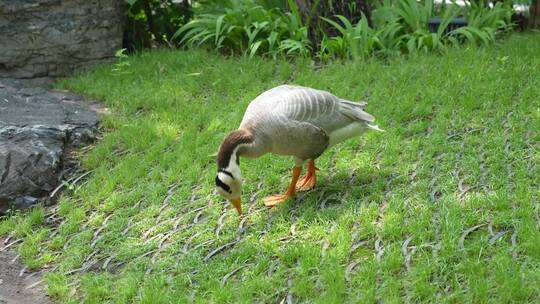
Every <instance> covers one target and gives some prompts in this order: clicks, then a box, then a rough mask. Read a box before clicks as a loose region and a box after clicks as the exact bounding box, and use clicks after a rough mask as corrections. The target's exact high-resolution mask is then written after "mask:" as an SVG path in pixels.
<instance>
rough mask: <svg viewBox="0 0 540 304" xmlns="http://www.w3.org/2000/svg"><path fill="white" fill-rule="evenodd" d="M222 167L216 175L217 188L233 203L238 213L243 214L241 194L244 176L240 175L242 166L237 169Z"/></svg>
mask: <svg viewBox="0 0 540 304" xmlns="http://www.w3.org/2000/svg"><path fill="white" fill-rule="evenodd" d="M235 171H236V172H237V173H236V174H235V173H233V170H227V169H220V170H218V173H217V175H216V190H217V192H218V193H219V194H220V195H221V196H223V197H224V198H226V199H227V200H228V201H229V202H230V203H231V204H233V206H234V208H236V211H238V214H242V207H241V204H240V203H241V199H240V197H241V195H242V177H241V176H240V167H238V170H235Z"/></svg>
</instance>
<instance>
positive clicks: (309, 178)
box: [296, 160, 319, 191]
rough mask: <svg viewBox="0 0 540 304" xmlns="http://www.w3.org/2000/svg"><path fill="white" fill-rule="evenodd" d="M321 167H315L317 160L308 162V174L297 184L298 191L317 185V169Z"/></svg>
mask: <svg viewBox="0 0 540 304" xmlns="http://www.w3.org/2000/svg"><path fill="white" fill-rule="evenodd" d="M317 170H319V168H317V167H315V161H313V160H310V161H309V163H308V169H307V172H306V175H304V176H303V177H302V179H300V180H299V181H298V183H297V184H296V190H298V191H308V190H311V189H313V188H314V187H315V184H316V183H317V174H316V171H317Z"/></svg>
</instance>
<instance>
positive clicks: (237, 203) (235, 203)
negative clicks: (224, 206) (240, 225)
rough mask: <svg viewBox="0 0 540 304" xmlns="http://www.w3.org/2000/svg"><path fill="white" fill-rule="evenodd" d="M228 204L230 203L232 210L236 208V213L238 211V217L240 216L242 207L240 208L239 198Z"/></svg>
mask: <svg viewBox="0 0 540 304" xmlns="http://www.w3.org/2000/svg"><path fill="white" fill-rule="evenodd" d="M229 202H231V204H233V206H234V208H236V211H238V215H240V214H242V206H240V198H235V199H232V200H229Z"/></svg>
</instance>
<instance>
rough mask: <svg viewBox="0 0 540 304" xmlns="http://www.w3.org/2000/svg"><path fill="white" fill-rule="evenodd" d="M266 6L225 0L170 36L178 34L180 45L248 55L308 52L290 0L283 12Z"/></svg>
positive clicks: (250, 2) (299, 21) (302, 26)
mask: <svg viewBox="0 0 540 304" xmlns="http://www.w3.org/2000/svg"><path fill="white" fill-rule="evenodd" d="M269 5H270V4H268V3H266V4H264V5H261V4H259V3H258V2H257V1H238V0H237V1H234V0H232V1H229V2H227V6H226V7H223V8H222V10H221V11H220V10H219V9H216V10H214V11H213V12H207V13H203V14H200V15H198V16H196V17H195V18H194V19H193V20H192V21H190V22H189V23H187V24H186V25H184V26H182V27H181V28H180V29H179V30H178V31H177V32H176V34H175V35H174V36H173V38H176V37H178V36H182V38H181V39H180V44H183V45H187V46H188V47H193V46H202V45H207V46H211V47H212V48H213V49H215V50H222V51H228V52H236V53H240V54H244V55H248V56H254V55H255V54H260V53H263V54H269V55H271V56H274V57H275V56H276V55H277V54H278V53H283V54H287V55H292V54H298V55H308V54H310V53H311V48H310V46H309V39H308V38H307V28H306V27H305V26H304V25H303V23H302V19H301V17H300V15H299V13H298V10H297V9H296V5H295V4H294V1H289V5H290V7H291V8H292V10H291V12H287V13H283V12H282V11H280V10H279V9H277V8H268V7H267V6H269Z"/></svg>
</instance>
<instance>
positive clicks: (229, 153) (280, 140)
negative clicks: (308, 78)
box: [215, 85, 384, 215]
mask: <svg viewBox="0 0 540 304" xmlns="http://www.w3.org/2000/svg"><path fill="white" fill-rule="evenodd" d="M366 105H367V103H366V102H364V101H361V102H353V101H349V100H345V99H342V98H339V97H337V96H335V95H334V94H332V93H329V92H327V91H324V90H319V89H314V88H309V87H303V86H296V85H280V86H277V87H274V88H271V89H269V90H267V91H265V92H263V93H262V94H260V95H259V96H257V97H256V98H255V99H254V100H253V101H251V102H250V104H249V105H248V107H247V109H246V111H245V113H244V117H243V118H242V121H241V123H240V126H239V128H238V129H237V130H234V131H232V132H231V133H229V134H228V135H226V136H225V138H224V139H223V141H222V142H221V144H220V146H219V149H218V153H217V175H216V178H215V187H216V190H217V193H219V194H220V195H221V196H222V197H224V198H225V199H227V200H228V201H229V202H230V203H231V204H232V205H233V206H234V208H235V209H236V210H237V212H238V214H239V215H241V214H242V208H241V193H242V184H243V179H242V174H241V170H240V157H246V158H257V157H260V156H262V155H264V154H267V153H272V154H275V155H280V156H292V159H293V161H294V166H293V168H292V177H291V181H290V183H289V186H288V187H287V190H286V191H285V192H284V193H283V194H275V195H272V196H268V197H266V198H264V199H263V201H264V204H265V205H266V206H267V207H274V206H276V205H278V204H280V203H283V202H285V201H286V200H288V199H290V198H292V197H294V196H295V195H296V192H297V191H308V190H311V189H313V188H314V187H315V184H316V183H317V174H316V171H317V170H318V168H317V167H316V166H315V161H316V159H317V158H318V157H319V156H321V154H322V153H323V152H324V151H326V150H327V149H329V148H330V147H332V146H334V145H336V144H338V143H341V142H343V141H345V140H347V139H350V138H353V137H356V136H360V135H362V134H363V133H364V132H366V131H367V130H375V131H380V132H384V130H382V129H380V128H379V127H378V126H377V125H373V124H371V123H372V122H373V121H374V120H375V117H374V116H373V115H371V114H369V113H367V112H366V111H364V108H365V107H366ZM306 162H307V170H306V173H305V175H304V176H303V177H300V174H301V172H302V167H303V166H304V164H305V163H306Z"/></svg>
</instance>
